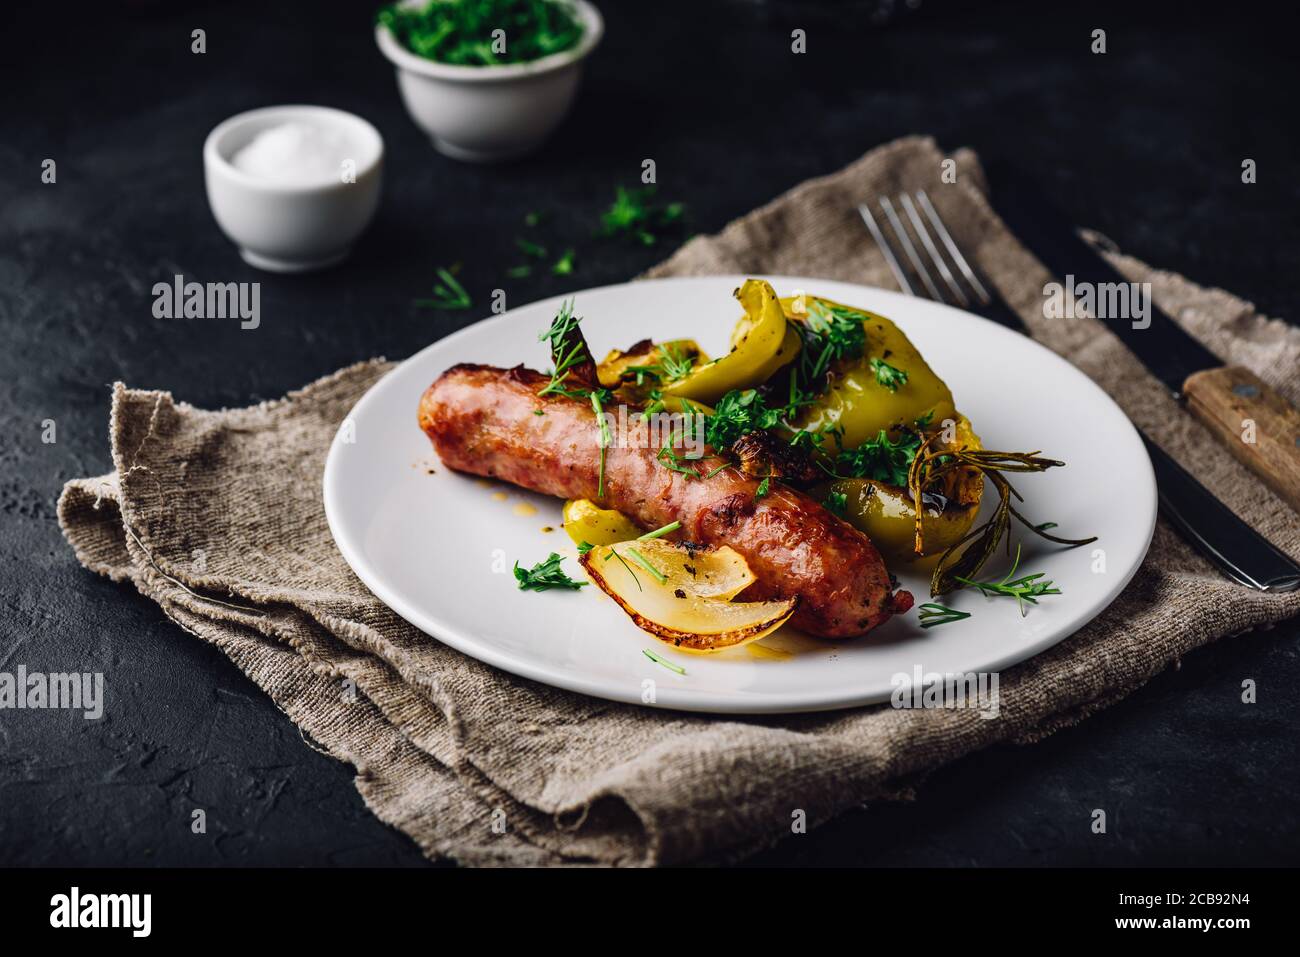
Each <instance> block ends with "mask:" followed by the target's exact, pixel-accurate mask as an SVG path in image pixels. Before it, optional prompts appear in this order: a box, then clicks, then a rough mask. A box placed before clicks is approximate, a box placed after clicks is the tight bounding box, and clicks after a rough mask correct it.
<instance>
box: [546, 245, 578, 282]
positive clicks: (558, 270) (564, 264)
mask: <svg viewBox="0 0 1300 957" xmlns="http://www.w3.org/2000/svg"><path fill="white" fill-rule="evenodd" d="M573 257H574V252H573V250H572V249H566V250H565V251H564V255H562V256H561V257H560V258H559V259H557V260H555V262H554V263H553V264H552V265H551V274H552V275H555V276H567V275H569V274H570V273H572V272H573Z"/></svg>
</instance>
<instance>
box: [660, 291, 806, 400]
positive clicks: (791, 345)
mask: <svg viewBox="0 0 1300 957" xmlns="http://www.w3.org/2000/svg"><path fill="white" fill-rule="evenodd" d="M736 298H737V299H739V300H740V304H741V306H743V307H744V309H745V318H744V319H742V320H741V322H742V323H747V327H746V329H745V331H744V333H743V335H741V336H740V338H739V340H738V341H736V342H735V343H734V344H733V345H732V349H731V351H730V352H729V353H727V354H726V355H725V356H722V357H720V358H718V359H715V360H713V361H712V362H710V363H708V364H707V365H701V366H698V367H697V368H695V369H694V370H693V371H692V372H691V374H690V375H688V376H686V378H684V379H681V380H680V381H678V382H674V383H672V384H671V385H669V386H667V387H666V388H665V389H664V390H663V392H664V395H665V396H668V395H672V396H679V397H681V398H685V399H694V400H696V401H698V402H705V403H708V404H709V405H713V404H714V403H716V402H717V401H718V400H719V399H720V398H722V397H723V396H724V395H726V394H727V393H728V392H730V391H731V390H732V389H749V388H753V387H754V386H756V385H759V384H761V383H763V382H765V381H766V380H767V379H769V378H771V376H772V375H773V374H774V373H775V372H776V371H777V370H778V369H780V368H781V367H782V366H783V365H785V364H786V363H787V362H790V361H792V360H793V359H794V358H795V356H796V355H798V353H799V336H798V334H797V333H796V332H794V330H792V329H789V328H788V327H787V323H786V317H785V312H784V310H782V308H781V303H780V300H778V299H777V296H776V291H775V290H774V289H773V288H772V286H771V284H770V283H768V282H765V281H763V280H761V279H746V280H745V282H744V285H742V286H741V287H740V288H739V289H738V290H736Z"/></svg>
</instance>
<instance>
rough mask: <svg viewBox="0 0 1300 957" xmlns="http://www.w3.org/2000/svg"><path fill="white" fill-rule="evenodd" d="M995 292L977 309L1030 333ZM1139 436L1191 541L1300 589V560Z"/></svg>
mask: <svg viewBox="0 0 1300 957" xmlns="http://www.w3.org/2000/svg"><path fill="white" fill-rule="evenodd" d="M989 291H990V301H989V302H988V304H987V305H977V306H975V307H974V308H973V309H972V311H973V312H977V313H979V314H980V315H982V316H984V317H985V318H986V319H992V320H993V321H994V322H997V323H999V324H1001V325H1004V326H1006V327H1007V328H1009V329H1013V330H1015V331H1016V332H1020V333H1024V334H1025V335H1029V329H1028V328H1027V327H1026V326H1025V323H1024V320H1023V319H1021V318H1020V316H1019V315H1018V314H1017V313H1016V312H1015V310H1013V309H1012V308H1011V307H1010V306H1009V305H1008V304H1007V303H1006V301H1005V300H1004V299H1003V298H1002V296H1001V294H1000V293H999V292H998V291H997V287H995V286H991V285H990V286H989ZM1138 435H1139V436H1140V437H1141V438H1142V443H1143V445H1145V446H1146V450H1147V455H1148V456H1149V457H1150V459H1151V469H1152V471H1153V472H1154V473H1155V477H1156V494H1157V496H1158V498H1159V500H1160V511H1161V513H1162V514H1163V515H1164V516H1165V518H1166V520H1168V521H1169V523H1170V524H1171V525H1173V526H1174V527H1175V528H1176V529H1178V531H1179V533H1180V534H1181V535H1182V536H1183V537H1184V538H1185V539H1186V540H1187V541H1188V543H1189V544H1191V545H1192V546H1193V547H1194V548H1196V550H1197V551H1199V552H1200V553H1201V554H1203V555H1204V556H1205V557H1206V558H1208V559H1209V560H1210V561H1211V562H1213V563H1214V564H1215V565H1216V566H1217V567H1218V568H1219V570H1220V571H1222V572H1223V573H1224V574H1225V575H1227V576H1228V577H1229V578H1231V579H1232V580H1233V581H1235V582H1237V583H1238V584H1241V585H1246V586H1248V587H1250V588H1254V589H1257V590H1259V591H1264V592H1285V591H1294V590H1295V589H1297V588H1300V563H1297V562H1295V561H1293V560H1292V559H1291V558H1290V557H1289V556H1288V555H1286V554H1285V553H1284V552H1282V551H1281V550H1280V549H1278V548H1277V546H1275V545H1274V544H1273V543H1272V542H1270V541H1269V540H1268V539H1266V538H1265V537H1264V536H1263V535H1261V534H1259V532H1257V531H1255V529H1253V528H1251V527H1250V526H1249V525H1247V524H1246V523H1245V522H1244V521H1242V520H1241V519H1240V518H1238V517H1237V516H1236V515H1235V514H1234V513H1233V512H1232V510H1231V509H1230V508H1228V507H1227V506H1226V505H1224V504H1223V503H1222V502H1220V501H1219V500H1218V499H1217V498H1215V497H1214V494H1213V493H1212V492H1211V491H1210V490H1209V489H1207V488H1206V487H1205V486H1204V485H1202V484H1201V483H1200V482H1199V481H1197V480H1196V478H1195V477H1194V476H1193V475H1192V474H1191V473H1189V472H1188V471H1187V470H1186V469H1184V468H1183V467H1182V466H1181V465H1179V464H1178V463H1177V462H1176V461H1174V459H1173V457H1172V456H1170V454H1169V453H1168V452H1166V451H1165V450H1164V449H1162V448H1161V447H1160V446H1158V445H1156V443H1155V442H1153V441H1152V440H1151V439H1150V438H1149V437H1148V436H1147V434H1146V433H1145V432H1143V431H1142V430H1141V429H1138Z"/></svg>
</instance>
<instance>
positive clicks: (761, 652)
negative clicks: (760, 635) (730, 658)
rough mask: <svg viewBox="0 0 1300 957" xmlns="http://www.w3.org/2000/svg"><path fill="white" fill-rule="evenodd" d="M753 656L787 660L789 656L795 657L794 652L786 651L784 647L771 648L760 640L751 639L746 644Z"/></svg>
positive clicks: (772, 659) (770, 659) (768, 659)
mask: <svg viewBox="0 0 1300 957" xmlns="http://www.w3.org/2000/svg"><path fill="white" fill-rule="evenodd" d="M745 649H746V650H747V651H748V652H749V656H750V657H751V658H762V659H764V660H766V661H785V660H786V659H787V658H793V657H794V652H792V651H786V650H785V649H783V648H769V647H768V646H767V645H765V644H763V643H762V642H759V641H751V642H750V643H749V644H747V645H746V646H745Z"/></svg>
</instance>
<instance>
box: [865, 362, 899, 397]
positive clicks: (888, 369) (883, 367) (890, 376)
mask: <svg viewBox="0 0 1300 957" xmlns="http://www.w3.org/2000/svg"><path fill="white" fill-rule="evenodd" d="M868 365H870V366H871V371H872V372H874V373H875V374H876V382H877V383H878V384H879V385H882V386H884V387H885V388H886V389H888V390H889V391H890V392H897V391H898V387H899V386H900V385H907V373H906V372H904V371H903V370H902V369H900V368H898V367H897V366H891V365H890V364H889V363H888V362H886V361H885V360H884V359H877V358H874V357H873V358H872V359H871V360H870V361H869V362H868Z"/></svg>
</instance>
